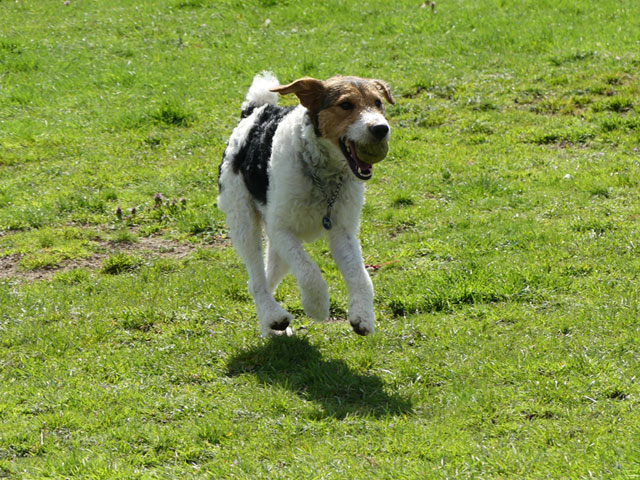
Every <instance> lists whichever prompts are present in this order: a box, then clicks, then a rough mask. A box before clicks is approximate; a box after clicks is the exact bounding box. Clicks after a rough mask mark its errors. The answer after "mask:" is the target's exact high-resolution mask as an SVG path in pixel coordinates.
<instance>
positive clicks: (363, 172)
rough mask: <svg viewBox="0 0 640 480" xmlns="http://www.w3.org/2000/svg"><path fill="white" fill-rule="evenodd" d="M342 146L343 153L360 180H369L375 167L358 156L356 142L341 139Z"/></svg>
mask: <svg viewBox="0 0 640 480" xmlns="http://www.w3.org/2000/svg"><path fill="white" fill-rule="evenodd" d="M340 148H341V149H342V153H343V154H344V156H345V157H346V159H347V161H348V162H349V167H350V168H351V171H352V172H353V174H354V175H355V176H356V177H358V178H359V179H360V180H369V179H370V178H371V176H372V175H373V172H372V171H371V170H372V169H373V167H372V166H371V164H369V163H367V162H363V161H362V160H360V158H358V154H357V153H356V144H355V143H354V142H353V141H352V140H347V139H342V138H341V139H340Z"/></svg>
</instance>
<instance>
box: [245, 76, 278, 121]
mask: <svg viewBox="0 0 640 480" xmlns="http://www.w3.org/2000/svg"><path fill="white" fill-rule="evenodd" d="M278 85H280V82H279V81H278V79H277V78H276V76H275V75H274V74H273V73H271V72H266V71H265V72H262V73H259V74H258V75H256V76H255V77H253V82H252V83H251V87H249V91H248V92H247V97H246V99H245V101H244V102H243V103H242V118H245V117H248V116H249V115H251V112H253V110H255V109H256V108H258V107H261V106H262V105H266V104H271V105H277V104H278V94H277V93H275V92H272V91H270V89H271V88H273V87H277V86H278Z"/></svg>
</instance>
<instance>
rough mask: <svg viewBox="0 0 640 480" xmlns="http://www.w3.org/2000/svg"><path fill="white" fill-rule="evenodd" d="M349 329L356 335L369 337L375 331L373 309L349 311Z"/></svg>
mask: <svg viewBox="0 0 640 480" xmlns="http://www.w3.org/2000/svg"><path fill="white" fill-rule="evenodd" d="M347 316H348V318H349V323H350V324H351V328H353V331H354V332H356V333H357V334H358V335H371V334H372V333H373V332H374V331H375V326H374V325H375V319H376V316H375V314H374V313H373V309H370V310H359V311H358V310H355V311H352V310H350V311H349V314H348V315H347Z"/></svg>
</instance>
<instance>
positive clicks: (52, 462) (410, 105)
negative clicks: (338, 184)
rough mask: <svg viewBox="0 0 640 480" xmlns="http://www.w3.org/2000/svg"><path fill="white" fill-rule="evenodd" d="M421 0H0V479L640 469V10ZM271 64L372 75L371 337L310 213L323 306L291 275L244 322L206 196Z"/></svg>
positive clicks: (245, 310)
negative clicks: (277, 326)
mask: <svg viewBox="0 0 640 480" xmlns="http://www.w3.org/2000/svg"><path fill="white" fill-rule="evenodd" d="M419 3H420V2H410V1H400V2H395V3H393V4H383V3H380V2H377V3H376V2H367V1H365V2H346V1H341V0H332V1H328V2H309V1H302V2H287V1H275V0H274V1H257V2H248V1H243V0H222V1H215V2H214V1H209V0H197V1H196V0H188V1H186V0H162V1H154V2H151V1H148V2H133V1H129V0H114V1H111V2H102V3H100V2H97V3H96V2H79V1H73V0H72V1H71V2H68V5H67V4H65V2H62V1H58V0H55V1H54V0H44V1H40V2H7V1H4V2H3V1H0V18H3V19H8V21H5V22H0V82H1V83H0V267H1V268H0V275H2V278H1V279H0V366H1V368H0V376H1V377H0V378H1V380H0V477H8V478H25V479H28V478H109V479H112V478H126V479H131V478H141V479H142V478H251V479H253V478H296V479H297V478H318V479H319V478H327V479H328V478H335V479H343V478H354V479H358V478H380V479H394V480H395V479H403V478H407V479H414V478H532V479H534V478H535V479H538V478H635V477H637V476H638V474H640V460H639V459H640V447H639V445H640V443H639V442H638V439H639V438H640V422H639V420H638V415H637V410H638V401H639V398H640V397H639V395H640V389H639V387H638V379H637V372H638V371H639V370H640V361H639V358H640V345H639V340H638V339H639V338H640V332H639V323H638V317H639V315H640V306H639V305H640V301H639V294H638V271H640V260H639V258H640V256H639V250H638V249H639V242H640V240H639V237H640V235H639V233H640V228H639V227H638V220H639V219H640V198H639V195H638V191H639V186H640V184H639V182H640V156H639V153H638V148H640V130H639V125H640V116H639V113H640V103H639V100H638V95H637V92H638V88H639V87H640V80H639V77H638V73H637V72H638V66H639V65H640V57H638V51H637V39H636V38H635V36H634V32H637V31H638V28H640V7H639V5H638V4H637V2H631V1H626V0H625V1H619V2H613V1H610V0H606V1H603V2H598V3H591V4H588V5H587V4H581V3H576V2H567V1H560V2H550V1H546V0H545V1H536V2H533V1H529V0H523V1H518V2H501V1H486V2H470V1H466V0H465V1H461V2H446V1H442V2H437V5H436V8H435V13H434V10H432V9H431V8H420V5H419ZM263 69H269V70H273V71H274V72H275V73H276V74H277V75H278V77H279V78H280V79H281V80H282V81H283V82H284V81H290V80H293V79H295V78H297V77H299V76H303V75H311V76H316V77H319V78H326V77H329V76H331V75H334V74H337V73H349V74H355V75H362V76H367V77H380V78H383V79H385V80H387V81H388V82H389V83H390V84H391V86H392V89H393V92H394V95H395V97H396V100H397V104H396V105H395V106H393V107H390V108H389V109H388V116H389V118H390V121H391V123H392V128H393V141H392V149H391V153H390V155H389V158H388V159H387V160H385V162H383V163H382V164H380V166H379V168H377V170H376V175H375V176H374V179H373V180H372V181H371V182H370V184H369V186H368V189H367V204H366V206H365V210H364V215H363V224H362V232H361V241H362V245H363V255H364V257H365V263H366V264H367V265H369V269H370V271H371V275H372V278H373V282H374V285H375V288H376V298H375V308H376V313H377V316H378V330H377V333H376V335H375V336H372V337H367V338H364V339H363V338H359V337H357V336H355V335H354V334H353V333H352V332H351V331H350V328H349V326H348V324H347V323H346V322H343V321H341V320H343V319H344V316H345V310H346V305H347V301H346V292H345V289H344V287H343V284H342V281H341V279H340V275H339V273H338V272H337V270H336V269H335V266H334V265H333V262H332V261H331V259H330V255H329V252H328V248H327V245H326V244H325V243H323V242H319V243H317V244H314V245H313V246H311V247H310V248H309V250H310V253H311V254H312V256H313V257H314V258H315V259H316V260H317V261H318V263H319V264H320V266H321V268H322V270H323V271H324V272H325V274H326V276H327V277H328V279H329V283H330V288H331V295H332V304H331V308H332V315H333V316H334V318H335V320H336V321H334V322H331V323H328V324H324V325H323V324H320V325H318V324H313V323H311V322H310V321H309V320H308V319H307V318H306V317H305V316H304V312H303V310H302V307H301V304H300V300H299V297H298V294H297V291H296V287H295V282H294V281H293V279H291V278H288V279H287V280H286V281H285V282H284V284H283V285H282V286H281V288H280V289H279V290H278V292H277V298H278V299H279V300H280V301H281V302H282V304H283V305H284V306H285V307H286V308H288V309H289V310H290V311H291V312H293V313H294V314H295V316H296V319H295V324H294V327H295V328H296V329H297V334H296V336H295V337H293V338H276V339H270V340H262V339H259V338H258V335H257V334H258V328H257V324H256V318H255V311H254V308H253V305H252V302H251V298H250V296H249V295H248V292H247V288H246V280H247V278H246V273H245V270H244V268H243V266H242V265H241V263H240V262H239V260H238V258H237V257H236V255H235V254H234V252H233V250H232V248H231V246H230V244H229V242H228V241H226V239H225V227H224V218H223V216H222V214H221V213H220V212H219V211H218V210H217V209H216V207H215V197H216V193H217V192H216V189H217V185H216V182H217V178H216V177H217V164H218V162H219V159H220V157H221V155H222V151H223V149H224V146H225V141H226V138H227V137H228V135H229V133H230V132H231V130H232V129H233V127H234V126H235V123H236V121H237V118H238V111H239V110H238V109H239V105H240V103H241V102H242V99H243V96H244V94H245V92H246V88H247V87H248V85H249V84H250V82H251V78H252V77H253V75H254V74H255V73H256V72H258V71H261V70H263ZM284 101H285V102H289V100H284ZM151 237H152V238H158V239H162V241H163V242H165V243H164V244H162V245H165V244H169V243H170V244H171V245H175V246H176V247H185V248H184V249H183V250H185V251H187V252H188V254H185V255H177V254H176V255H173V256H172V250H171V249H170V248H168V249H167V251H165V250H162V253H163V254H162V255H157V256H156V257H149V256H148V255H146V256H144V255H142V254H141V253H140V252H139V251H137V249H143V246H142V245H143V244H144V241H145V240H149V239H150V238H151ZM187 246H188V248H186V247H187ZM74 262H75V263H74ZM77 264H79V265H77ZM74 265H76V267H77V268H70V266H74ZM5 267H6V268H8V267H10V268H9V269H8V270H6V271H10V272H11V275H5V274H3V272H4V271H5V270H3V269H5ZM43 271H44V272H47V275H45V276H43V277H42V278H43V279H41V280H37V281H32V280H30V279H31V278H36V277H34V276H33V274H34V273H38V272H43ZM37 278H40V277H37Z"/></svg>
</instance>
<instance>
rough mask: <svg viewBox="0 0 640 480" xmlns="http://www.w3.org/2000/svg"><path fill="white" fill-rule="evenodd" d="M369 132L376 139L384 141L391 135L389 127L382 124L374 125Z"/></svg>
mask: <svg viewBox="0 0 640 480" xmlns="http://www.w3.org/2000/svg"><path fill="white" fill-rule="evenodd" d="M369 130H370V131H371V133H372V134H373V136H374V137H376V138H377V139H378V140H382V139H383V138H384V137H386V136H387V133H389V125H385V124H384V123H381V124H380V125H373V126H372V127H369Z"/></svg>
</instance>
